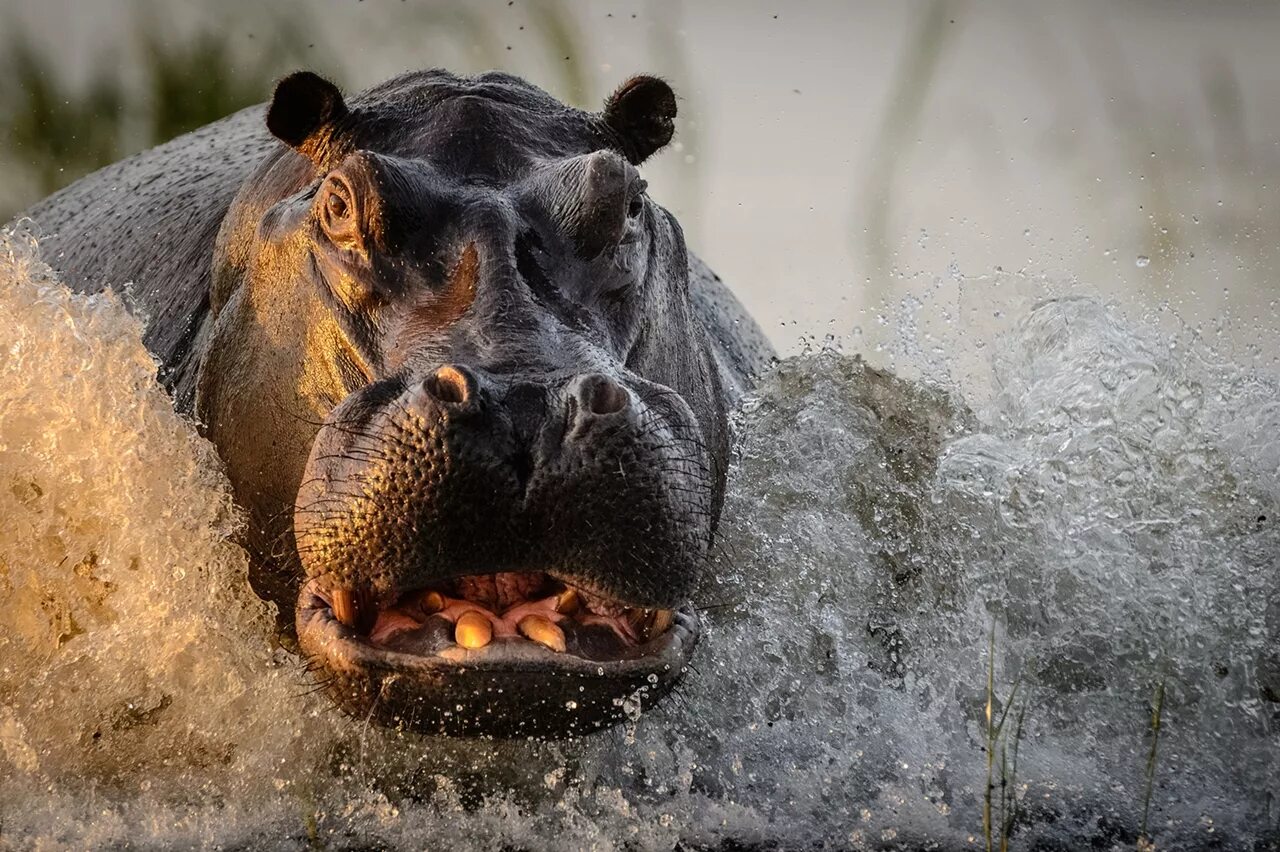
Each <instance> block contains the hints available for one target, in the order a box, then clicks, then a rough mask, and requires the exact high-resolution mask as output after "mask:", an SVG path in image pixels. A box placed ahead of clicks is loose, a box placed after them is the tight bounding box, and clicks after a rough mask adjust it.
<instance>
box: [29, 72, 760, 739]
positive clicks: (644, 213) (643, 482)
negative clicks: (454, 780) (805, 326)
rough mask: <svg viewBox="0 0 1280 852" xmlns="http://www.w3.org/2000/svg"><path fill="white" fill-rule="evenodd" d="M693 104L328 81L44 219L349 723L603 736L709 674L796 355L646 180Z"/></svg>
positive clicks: (87, 186) (66, 273)
mask: <svg viewBox="0 0 1280 852" xmlns="http://www.w3.org/2000/svg"><path fill="white" fill-rule="evenodd" d="M675 115H676V97H675V95H674V93H673V91H672V89H671V88H670V86H669V85H668V84H667V83H666V82H664V81H663V80H661V79H659V78H657V77H653V76H643V75H642V76H636V77H633V78H631V79H629V80H627V81H626V82H625V83H623V84H622V85H621V86H620V87H619V88H618V89H617V90H616V91H615V92H614V93H613V94H612V95H611V96H610V97H609V98H608V99H607V100H606V102H605V103H604V106H603V109H602V110H601V111H599V112H594V113H593V112H587V111H582V110H579V109H574V108H570V107H568V106H566V105H564V104H562V103H560V102H559V101H557V100H556V99H555V98H553V97H552V96H550V95H549V94H547V93H546V92H544V91H543V90H541V89H539V88H537V87H536V86H533V85H531V84H530V83H527V82H525V81H524V80H522V79H519V78H517V77H514V76H511V75H509V74H505V73H496V72H493V73H486V74H481V75H479V76H476V77H470V78H466V77H459V76H455V75H453V74H450V73H448V72H446V71H442V70H428V71H420V72H413V73H407V74H404V75H402V76H399V77H396V78H395V79H392V80H390V81H388V82H385V83H383V84H381V85H378V86H375V87H373V88H371V89H369V90H367V91H365V92H362V93H360V94H358V95H355V96H352V97H345V96H344V95H343V93H342V92H341V91H340V90H339V89H338V88H337V87H336V86H335V85H334V84H333V83H331V82H329V81H328V80H326V79H324V78H322V77H320V76H318V75H316V74H313V73H310V72H307V71H300V72H297V73H295V74H292V75H290V76H288V77H286V78H284V79H283V80H281V81H280V82H279V83H278V85H277V86H276V88H275V91H274V94H273V96H272V99H271V101H270V103H269V104H266V105H262V106H257V107H252V108H249V109H246V110H244V111H242V112H239V113H237V114H235V115H232V116H230V117H228V118H225V119H223V120H221V121H218V122H215V123H213V124H210V125H208V126H206V127H204V128H202V129H199V130H197V131H195V132H193V133H189V134H187V135H185V136H182V137H180V138H178V139H175V140H173V141H171V142H169V143H167V144H164V145H161V146H160V147H157V148H154V149H152V150H150V151H146V152H144V153H142V154H139V155H137V156H134V157H132V158H129V159H127V160H124V161H121V162H119V163H116V164H115V165H112V166H108V167H107V168H105V169H102V170H100V171H98V172H96V173H94V174H92V175H90V176H88V177H85V178H82V179H81V180H79V181H77V182H75V183H74V184H71V185H70V186H68V187H67V188H65V189H63V190H61V191H59V192H58V193H56V194H54V195H52V196H50V197H49V198H47V199H45V200H44V201H42V202H40V203H38V204H36V205H35V206H34V207H32V208H31V209H30V210H29V211H27V212H26V213H25V214H24V215H26V216H28V217H30V218H31V219H32V220H34V222H35V223H36V226H37V228H38V229H39V231H40V232H41V234H42V244H43V247H44V254H45V256H46V259H47V260H48V261H49V262H50V263H51V264H52V265H53V266H54V267H55V268H56V269H58V270H59V271H60V272H61V274H62V276H63V277H64V280H65V281H66V282H67V283H68V284H69V285H70V286H72V287H73V288H75V289H77V290H79V291H82V292H94V291H98V290H100V289H102V288H104V287H108V286H109V287H113V288H118V289H123V290H124V292H125V294H126V298H127V301H128V303H129V305H130V306H131V308H132V309H133V310H135V311H136V312H137V313H138V314H139V315H140V316H142V317H143V318H144V319H145V328H146V332H145V338H144V342H145V343H146V345H147V347H148V348H149V350H150V351H151V352H152V353H153V355H154V356H155V358H156V360H157V362H158V365H159V377H160V380H161V381H162V382H163V384H164V385H165V387H166V388H167V389H168V390H169V391H170V393H171V394H172V397H173V400H174V403H175V405H176V407H177V408H178V409H179V410H180V411H182V412H184V413H186V414H189V415H190V416H191V417H192V418H193V419H194V420H195V421H196V422H197V424H198V427H199V429H200V430H201V432H202V434H203V435H204V436H205V437H207V438H208V439H209V440H210V441H211V442H212V443H213V444H214V446H215V447H216V448H217V451H218V454H219V456H220V457H221V459H222V461H223V463H224V465H225V470H226V474H227V477H228V478H229V480H230V484H231V487H232V489H233V491H234V496H235V499H236V502H237V504H238V505H239V506H240V507H242V509H243V515H244V519H245V523H244V529H243V532H242V538H243V544H244V547H245V549H246V551H247V552H248V554H249V557H250V576H249V579H250V582H251V584H252V587H253V589H254V590H255V591H256V592H257V593H258V594H259V595H260V596H261V597H263V598H265V599H267V600H269V601H272V602H274V604H275V605H276V606H277V607H278V612H279V613H280V619H281V626H282V627H281V630H282V636H283V637H284V638H285V640H286V641H287V642H288V643H289V645H290V647H292V648H295V649H296V650H297V652H298V653H299V654H300V655H301V656H302V657H304V658H305V660H306V665H307V667H308V668H309V670H310V671H311V672H313V673H314V675H315V677H316V678H317V679H318V682H319V683H321V684H323V688H324V689H325V690H327V692H328V694H329V695H330V696H331V697H332V699H333V700H334V702H335V703H336V704H337V705H338V706H339V707H341V708H342V709H343V710H345V711H346V712H348V713H351V714H353V715H355V716H358V717H359V718H361V719H368V720H373V721H375V722H378V723H381V724H384V725H390V726H397V727H400V728H404V729H410V730H415V731H420V732H427V733H443V734H451V735H484V736H520V737H527V736H552V737H563V736H574V735H577V734H585V733H588V732H590V731H593V730H597V729H599V728H601V727H604V726H607V725H609V724H611V723H613V722H616V721H617V720H618V719H620V718H622V717H623V716H624V715H629V714H633V713H634V712H637V711H638V710H640V709H641V708H644V707H648V706H650V705H652V704H654V703H655V702H657V701H658V700H659V699H661V698H662V696H663V695H665V694H666V693H667V692H668V691H669V690H670V689H671V688H672V686H673V685H674V684H675V683H676V681H677V680H678V679H679V678H680V676H681V673H682V672H683V671H684V670H685V669H686V666H687V663H688V661H689V657H690V654H691V653H692V651H693V649H694V646H695V643H696V642H697V640H698V636H699V619H698V614H697V610H696V608H695V607H694V606H693V603H692V601H693V600H694V596H695V594H696V590H697V588H698V583H699V579H700V576H701V575H702V573H703V572H704V570H705V568H706V566H707V564H708V562H709V553H710V549H711V547H712V544H713V541H714V537H715V535H716V526H717V521H718V519H719V516H720V511H721V504H722V501H723V498H724V490H725V476H726V467H727V462H728V458H729V451H730V422H729V415H730V412H731V410H732V408H733V407H734V405H735V403H736V401H737V399H738V398H739V396H740V395H741V394H742V393H743V392H744V391H745V390H747V389H748V388H749V387H750V384H751V382H752V380H753V377H754V376H756V375H757V374H758V373H759V372H760V371H761V370H762V369H763V368H764V366H765V365H766V364H767V363H768V361H769V359H770V358H771V357H772V351H771V350H770V348H769V344H768V342H767V340H766V338H765V336H764V335H763V334H762V333H761V330H760V328H759V327H758V326H757V325H756V323H755V322H753V321H752V319H751V317H750V316H749V315H748V314H747V313H746V311H745V310H744V309H743V308H742V306H741V305H740V303H739V302H738V301H737V300H736V299H735V298H734V296H733V295H732V294H731V292H730V291H729V290H728V289H727V288H726V287H725V285H724V284H723V283H722V282H721V281H720V280H719V279H718V278H717V277H716V276H715V275H714V274H712V273H711V272H710V270H708V268H707V267H706V266H705V265H704V264H703V263H702V262H701V261H699V260H698V259H697V258H696V257H695V256H694V255H692V254H691V253H689V251H688V249H687V248H686V246H685V240H684V236H683V233H682V231H681V228H680V225H679V223H678V222H677V221H676V219H675V217H674V216H672V214H671V213H670V212H668V211H667V210H665V209H664V208H663V207H661V206H660V205H659V204H658V203H657V202H656V201H655V200H654V199H653V198H651V197H650V195H649V193H648V192H647V188H646V183H645V180H644V179H643V177H642V176H641V172H640V170H639V167H640V166H641V164H642V163H644V162H645V160H646V159H648V158H649V157H650V156H652V155H653V154H654V153H655V152H657V151H659V150H660V149H661V148H663V147H664V146H665V145H667V144H668V143H669V141H670V140H671V137H672V134H673V118H674V117H675ZM295 637H296V638H295ZM295 642H296V644H294V643H295Z"/></svg>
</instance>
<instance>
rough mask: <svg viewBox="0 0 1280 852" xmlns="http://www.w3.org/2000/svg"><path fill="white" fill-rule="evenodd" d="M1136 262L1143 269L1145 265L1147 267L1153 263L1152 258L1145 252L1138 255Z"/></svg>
mask: <svg viewBox="0 0 1280 852" xmlns="http://www.w3.org/2000/svg"><path fill="white" fill-rule="evenodd" d="M1134 264H1135V265H1136V266H1137V267H1138V268H1139V269H1141V268H1143V267H1145V266H1150V265H1151V258H1149V257H1147V256H1146V255H1145V254H1140V255H1138V257H1137V259H1136V260H1135V261H1134Z"/></svg>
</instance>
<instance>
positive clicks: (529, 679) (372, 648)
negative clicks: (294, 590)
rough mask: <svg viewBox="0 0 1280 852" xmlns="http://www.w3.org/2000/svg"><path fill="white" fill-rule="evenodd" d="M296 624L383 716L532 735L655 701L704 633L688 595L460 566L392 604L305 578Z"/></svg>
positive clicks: (331, 669) (455, 730) (386, 720)
mask: <svg viewBox="0 0 1280 852" xmlns="http://www.w3.org/2000/svg"><path fill="white" fill-rule="evenodd" d="M298 624H299V640H300V642H301V643H302V646H303V648H304V649H305V650H306V651H307V652H308V653H309V654H311V655H312V656H320V657H323V663H322V667H323V669H324V670H325V671H326V673H327V674H328V675H329V677H330V678H331V681H332V682H331V683H330V686H329V689H330V692H331V693H335V698H337V699H338V700H339V702H340V703H343V704H352V705H354V706H359V707H361V708H364V707H368V708H369V710H368V711H367V712H368V713H369V714H370V715H371V717H372V718H373V719H374V720H376V721H378V722H380V723H382V724H387V725H393V726H403V727H406V728H410V729H413V730H417V731H422V732H433V733H448V734H453V735H467V734H485V735H489V736H531V737H535V736H546V735H548V734H554V735H557V736H563V735H565V734H566V733H568V734H570V735H573V734H576V733H589V732H591V731H594V730H597V729H599V728H601V727H605V726H607V725H610V724H613V723H614V722H616V721H618V720H620V719H622V718H623V717H624V716H626V715H628V714H632V715H634V714H635V713H638V712H639V711H640V710H642V709H644V708H647V707H650V706H652V705H653V704H654V703H656V702H657V701H658V700H659V699H661V698H662V697H663V696H664V695H666V694H667V693H668V692H669V691H670V689H671V687H672V686H674V684H675V682H676V681H677V680H678V679H679V677H680V675H681V674H682V672H683V670H684V668H685V666H686V664H687V661H688V658H689V655H690V653H691V652H692V650H693V647H694V645H695V644H696V642H697V639H698V632H699V623H698V619H697V616H696V615H695V613H694V611H693V609H692V607H689V606H685V607H681V608H679V609H650V608H645V607H638V606H627V605H626V604H624V603H622V602H620V601H618V600H615V599H612V598H610V597H607V596H603V595H599V594H594V593H592V592H589V591H586V590H585V589H582V588H578V587H576V586H574V585H573V584H572V583H567V582H564V581H562V580H560V579H557V578H554V577H552V576H550V575H548V574H545V573H542V572H503V573H497V574H477V575H470V576H464V577H458V578H455V579H453V580H449V581H446V582H443V583H439V584H435V585H434V586H433V587H430V588H426V589H415V590H414V591H411V592H408V593H405V594H403V595H401V596H400V597H399V598H398V599H396V600H395V601H394V603H392V604H391V605H389V606H386V607H378V606H376V605H373V604H371V603H367V602H360V601H357V600H355V599H354V598H353V597H352V596H351V595H350V594H348V593H346V592H345V591H343V592H338V593H326V592H323V591H321V590H319V588H317V586H316V584H315V583H309V584H307V586H306V587H305V588H304V589H303V592H302V595H301V597H300V599H299V602H298ZM349 625H350V626H349ZM347 692H349V693H351V694H344V693H347ZM513 700H514V702H515V703H516V704H517V705H518V709H517V710H516V711H515V712H513V711H512V709H511V708H510V707H509V706H508V705H510V704H511V703H513Z"/></svg>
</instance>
